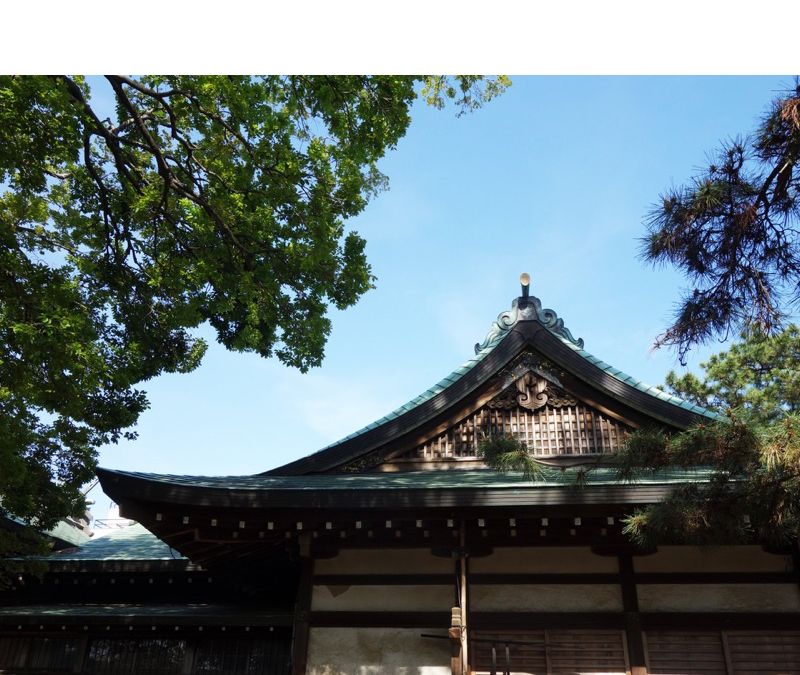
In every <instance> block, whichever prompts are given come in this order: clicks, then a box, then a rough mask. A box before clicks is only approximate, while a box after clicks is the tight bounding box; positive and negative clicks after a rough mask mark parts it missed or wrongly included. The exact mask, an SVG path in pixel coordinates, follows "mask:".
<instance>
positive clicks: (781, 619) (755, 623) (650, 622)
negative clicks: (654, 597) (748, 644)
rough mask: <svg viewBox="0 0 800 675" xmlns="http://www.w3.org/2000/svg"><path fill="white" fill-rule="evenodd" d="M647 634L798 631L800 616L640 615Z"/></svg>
mask: <svg viewBox="0 0 800 675" xmlns="http://www.w3.org/2000/svg"><path fill="white" fill-rule="evenodd" d="M639 617H640V620H641V624H642V628H643V629H644V630H645V631H648V630H671V629H672V630H798V629H800V612H772V613H767V612H747V613H744V612H661V613H655V612H653V613H649V612H640V613H639Z"/></svg>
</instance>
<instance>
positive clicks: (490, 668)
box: [471, 629, 630, 675]
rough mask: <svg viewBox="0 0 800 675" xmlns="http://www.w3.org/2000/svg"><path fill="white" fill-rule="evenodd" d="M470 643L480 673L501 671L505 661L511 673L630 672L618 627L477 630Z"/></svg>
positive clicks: (623, 636) (562, 674)
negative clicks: (499, 631)
mask: <svg viewBox="0 0 800 675" xmlns="http://www.w3.org/2000/svg"><path fill="white" fill-rule="evenodd" d="M471 646H472V655H473V656H472V660H473V667H474V670H475V672H476V673H477V674H478V675H491V673H492V672H495V673H497V675H500V674H501V673H503V672H504V671H505V668H506V665H507V667H508V672H510V673H512V675H516V674H517V673H520V674H521V673H525V674H526V675H567V674H570V675H573V674H574V673H609V674H610V673H615V674H617V675H624V674H625V673H628V672H630V671H629V669H628V664H627V658H626V652H625V633H624V632H623V631H619V630H577V629H576V630H569V629H564V630H530V631H524V630H521V631H507V632H503V633H490V632H483V631H481V632H478V633H476V634H475V637H474V638H473V640H472V642H471ZM492 647H494V650H495V653H494V655H493V654H492ZM506 647H507V648H508V664H506Z"/></svg>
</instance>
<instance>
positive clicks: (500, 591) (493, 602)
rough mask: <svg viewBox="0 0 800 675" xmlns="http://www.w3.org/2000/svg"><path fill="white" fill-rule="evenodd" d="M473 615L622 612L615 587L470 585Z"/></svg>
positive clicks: (583, 585)
mask: <svg viewBox="0 0 800 675" xmlns="http://www.w3.org/2000/svg"><path fill="white" fill-rule="evenodd" d="M470 610H471V611H473V612H492V611H509V612H591V611H594V612H614V611H622V596H621V592H620V588H619V586H617V585H615V584H602V585H601V584H596V585H593V584H561V585H556V584H552V585H550V584H508V585H506V584H502V585H501V584H497V585H495V584H492V585H489V584H486V585H472V586H470Z"/></svg>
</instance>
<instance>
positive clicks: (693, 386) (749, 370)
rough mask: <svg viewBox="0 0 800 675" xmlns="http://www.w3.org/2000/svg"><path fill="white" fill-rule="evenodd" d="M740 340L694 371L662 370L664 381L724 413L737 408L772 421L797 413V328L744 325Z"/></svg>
mask: <svg viewBox="0 0 800 675" xmlns="http://www.w3.org/2000/svg"><path fill="white" fill-rule="evenodd" d="M739 338H740V340H741V342H738V343H736V344H734V345H732V346H731V348H730V349H728V350H727V351H724V352H720V353H719V354H714V355H713V356H711V358H709V360H708V362H707V363H701V364H700V367H701V368H702V369H703V370H704V371H705V375H704V377H703V379H702V380H701V379H700V378H699V377H697V376H696V375H694V374H693V373H686V374H685V375H682V376H680V377H679V376H678V375H676V374H675V372H674V371H671V372H669V373H668V374H667V377H666V384H667V386H668V387H669V389H670V390H671V391H672V393H674V394H675V395H676V396H679V397H681V398H684V399H687V400H689V401H691V402H692V403H694V404H696V405H699V406H702V407H704V408H708V409H710V410H715V411H717V412H719V413H722V414H725V413H726V412H727V411H728V410H731V409H736V410H737V411H738V415H739V416H740V417H743V418H746V419H749V420H752V421H754V422H762V423H763V422H771V421H773V420H777V419H780V418H782V417H785V416H786V415H787V414H793V413H798V412H800V367H798V364H800V329H798V327H797V326H795V325H793V324H791V325H789V326H787V327H786V328H785V329H784V330H782V331H780V332H779V333H777V334H775V335H764V334H763V333H761V332H759V331H758V330H756V329H755V328H752V327H750V328H746V329H745V330H744V331H742V333H741V334H740V336H739Z"/></svg>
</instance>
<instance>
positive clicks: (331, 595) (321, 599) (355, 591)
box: [311, 585, 455, 613]
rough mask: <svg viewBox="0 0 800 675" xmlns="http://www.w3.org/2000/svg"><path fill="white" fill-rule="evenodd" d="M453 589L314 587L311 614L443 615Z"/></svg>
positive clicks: (452, 594)
mask: <svg viewBox="0 0 800 675" xmlns="http://www.w3.org/2000/svg"><path fill="white" fill-rule="evenodd" d="M454 604H455V591H454V587H453V586H427V585H426V586H380V585H375V586H314V593H313V595H312V596H311V611H312V612H345V611H348V612H355V611H365V612H444V613H449V612H450V608H451V607H453V605H454Z"/></svg>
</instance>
